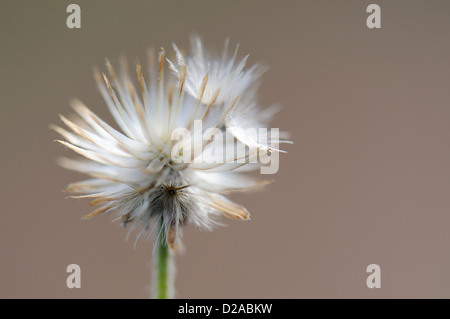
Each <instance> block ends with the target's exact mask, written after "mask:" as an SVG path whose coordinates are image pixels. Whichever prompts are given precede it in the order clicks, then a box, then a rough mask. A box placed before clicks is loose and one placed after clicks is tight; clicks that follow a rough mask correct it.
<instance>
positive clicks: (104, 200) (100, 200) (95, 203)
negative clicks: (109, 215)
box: [89, 197, 115, 206]
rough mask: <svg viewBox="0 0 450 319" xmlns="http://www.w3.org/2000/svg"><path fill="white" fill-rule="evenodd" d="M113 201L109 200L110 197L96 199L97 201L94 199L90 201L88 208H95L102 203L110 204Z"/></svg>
mask: <svg viewBox="0 0 450 319" xmlns="http://www.w3.org/2000/svg"><path fill="white" fill-rule="evenodd" d="M113 200H115V198H110V197H102V198H97V199H94V200H93V201H90V202H89V206H95V205H98V204H101V203H104V202H111V201H113Z"/></svg>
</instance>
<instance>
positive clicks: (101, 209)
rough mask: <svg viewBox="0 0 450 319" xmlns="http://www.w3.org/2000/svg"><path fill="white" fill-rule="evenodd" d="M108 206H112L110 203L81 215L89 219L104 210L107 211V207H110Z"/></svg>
mask: <svg viewBox="0 0 450 319" xmlns="http://www.w3.org/2000/svg"><path fill="white" fill-rule="evenodd" d="M110 208H112V206H111V205H110V206H104V207H100V208H98V209H96V210H94V211H93V212H92V213H90V214H87V215H84V216H83V219H89V218H92V217H95V216H97V215H100V214H102V213H104V212H106V211H107V210H108V209H110Z"/></svg>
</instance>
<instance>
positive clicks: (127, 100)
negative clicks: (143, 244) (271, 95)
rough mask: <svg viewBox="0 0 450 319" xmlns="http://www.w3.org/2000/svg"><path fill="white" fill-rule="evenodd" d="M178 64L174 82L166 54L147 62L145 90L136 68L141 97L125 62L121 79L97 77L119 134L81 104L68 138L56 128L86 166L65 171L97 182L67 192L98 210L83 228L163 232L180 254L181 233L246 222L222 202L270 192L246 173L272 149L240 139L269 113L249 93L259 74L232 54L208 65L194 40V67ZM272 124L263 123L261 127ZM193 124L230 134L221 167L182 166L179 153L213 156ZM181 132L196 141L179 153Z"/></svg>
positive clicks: (67, 162) (74, 163)
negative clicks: (116, 222) (98, 225)
mask: <svg viewBox="0 0 450 319" xmlns="http://www.w3.org/2000/svg"><path fill="white" fill-rule="evenodd" d="M175 48H176V47H175ZM176 54H177V58H178V64H177V65H175V64H174V63H172V62H169V63H170V65H171V68H172V70H173V71H174V72H175V75H176V76H173V74H172V75H171V74H169V76H167V75H166V74H165V72H164V63H165V51H164V50H163V49H162V51H161V52H160V54H159V59H156V58H155V57H153V55H151V57H153V58H151V59H150V60H151V61H153V62H154V63H152V62H150V68H149V76H148V79H147V81H146V80H144V75H143V70H142V68H141V64H140V63H139V61H137V63H136V71H137V79H138V84H139V88H138V89H136V87H135V85H134V84H133V81H132V80H131V78H130V75H129V72H128V71H127V64H126V62H124V61H123V60H122V61H121V72H119V73H118V74H116V72H115V71H114V69H113V67H112V65H111V64H110V63H109V61H107V67H108V69H109V78H108V77H107V76H106V75H105V74H100V72H99V71H96V72H95V78H96V81H97V84H98V87H99V89H100V92H101V94H102V95H103V98H104V100H105V101H106V104H107V106H108V108H109V111H110V112H111V114H112V116H113V118H114V120H115V122H116V124H117V126H118V129H115V128H113V127H112V126H110V125H108V124H107V123H106V122H104V121H103V120H102V119H100V118H99V117H98V116H97V115H96V114H95V113H94V112H92V111H91V110H89V109H88V108H87V107H86V106H85V105H84V104H83V103H81V102H80V101H75V102H74V103H73V105H72V106H73V108H74V110H75V112H76V113H77V118H76V120H69V119H67V118H66V117H64V116H61V119H62V121H63V122H64V123H65V124H66V125H67V127H68V128H69V129H70V131H68V130H66V129H63V128H61V127H57V126H52V128H53V129H54V130H55V131H56V132H58V133H59V134H60V135H62V136H63V137H64V138H65V140H66V141H59V142H61V143H62V144H63V145H65V146H67V147H68V148H70V149H72V150H73V151H75V152H77V153H79V154H80V155H82V156H84V157H85V159H69V158H63V159H61V161H60V164H61V165H62V166H63V167H65V168H68V169H71V170H75V171H79V172H81V173H85V174H88V175H90V176H91V178H90V179H87V180H83V181H81V182H76V183H73V184H70V185H69V186H68V188H67V190H68V191H70V192H73V193H76V194H78V195H75V196H72V197H76V198H92V199H93V200H92V201H91V202H90V204H91V205H99V208H98V209H96V210H94V211H93V212H92V213H90V214H87V215H86V216H85V218H91V217H94V216H96V215H99V214H102V213H108V212H112V211H115V212H117V213H118V215H119V218H118V219H120V220H121V222H122V224H123V225H124V226H125V225H127V224H130V225H131V226H132V228H134V227H137V226H138V227H140V230H141V231H140V232H139V235H138V238H139V236H141V235H142V234H144V233H146V232H147V233H148V236H150V234H151V233H152V229H157V232H158V233H157V234H156V235H157V236H158V237H159V238H162V239H163V240H165V241H167V244H168V245H169V246H170V247H171V248H175V247H176V246H178V245H179V244H180V237H181V230H182V227H183V226H184V225H186V224H187V223H193V224H195V225H197V226H199V227H202V228H206V229H211V228H212V227H213V226H214V225H215V224H216V223H217V219H216V218H215V216H217V215H221V214H222V215H225V216H227V217H230V218H234V219H241V220H245V219H248V218H249V213H248V211H247V210H246V209H245V208H244V207H243V206H241V205H239V204H236V203H234V202H232V201H231V200H229V199H228V198H227V197H225V196H224V194H227V193H230V192H234V191H245V190H248V189H250V188H253V187H257V186H259V185H262V184H264V183H265V182H261V181H258V180H256V179H254V178H253V177H250V176H249V175H247V174H246V173H245V171H246V170H247V169H255V168H257V167H258V165H259V164H256V165H255V159H257V158H259V157H264V156H269V155H270V154H267V151H268V150H270V149H272V148H269V146H267V147H262V145H260V144H259V140H258V139H255V138H254V137H253V136H247V135H246V133H245V132H244V133H241V131H243V129H244V125H249V124H251V125H254V124H256V126H258V127H259V126H261V125H262V124H261V123H259V120H260V119H261V118H262V117H261V116H259V117H258V116H256V115H264V112H260V111H259V108H257V103H256V101H255V100H254V99H255V98H256V95H255V92H254V91H252V90H253V89H251V87H252V86H253V88H254V86H255V85H256V82H257V81H258V80H259V76H260V72H259V71H257V69H256V68H250V69H249V70H247V71H245V70H244V65H245V59H244V60H241V61H240V62H238V63H236V62H235V61H236V56H233V57H232V58H231V59H229V58H228V57H227V55H226V53H224V55H223V58H222V59H221V60H220V61H219V60H217V61H215V60H214V61H213V60H211V61H212V62H207V61H210V60H207V58H206V57H205V56H206V55H205V53H204V51H203V49H202V45H201V42H200V40H199V39H198V38H196V39H195V50H194V56H193V57H192V58H187V59H185V58H184V57H183V56H182V55H181V53H180V51H179V50H178V49H177V48H176ZM208 59H210V58H209V57H208ZM186 61H187V62H186ZM186 93H187V94H186ZM249 110H250V111H249ZM249 114H251V116H250V117H249ZM270 115H271V114H270V112H269V113H266V114H265V117H266V118H265V119H264V121H265V122H266V120H268V119H269V118H270ZM244 119H245V120H244ZM197 120H201V121H202V123H203V128H204V129H206V128H217V129H219V130H222V131H223V130H225V129H226V128H232V130H233V134H235V135H236V137H237V138H238V140H237V141H234V140H233V141H226V143H225V144H224V145H223V149H222V153H223V154H225V156H224V157H223V159H224V160H223V161H216V162H213V163H211V162H210V161H209V162H202V161H200V162H199V161H195V159H196V158H195V156H194V157H190V158H189V159H191V161H189V160H186V157H183V155H184V154H183V152H184V153H186V152H189V154H191V153H193V154H194V155H195V154H200V155H206V153H208V154H211V153H210V152H207V151H208V150H209V148H210V147H211V143H210V141H209V142H205V140H204V139H203V136H202V133H204V131H205V130H204V129H201V132H196V130H197V129H198V128H197V127H196V125H195V123H196V121H197ZM264 124H265V123H264ZM177 128H184V129H185V130H187V131H188V132H190V133H192V134H191V135H190V137H189V139H188V140H187V141H184V143H182V144H181V148H180V144H179V143H178V142H179V140H175V139H173V136H172V133H173V132H174V131H175V130H176V129H177ZM196 133H201V134H196ZM280 142H285V141H284V140H283V139H278V138H270V137H269V138H266V139H265V143H267V145H269V144H270V145H277V144H278V143H280ZM255 143H256V144H255ZM196 145H197V146H196ZM198 145H200V147H198ZM175 147H178V149H177V151H176V152H174V149H175ZM236 150H241V151H242V152H243V153H242V152H236ZM192 151H194V152H192ZM195 151H197V152H195ZM237 153H238V154H244V156H242V155H240V156H238V155H236V154H237ZM213 156H214V155H213ZM220 156H222V155H220ZM192 160H193V161H192ZM158 225H162V226H161V227H159V228H158Z"/></svg>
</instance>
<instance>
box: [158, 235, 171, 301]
mask: <svg viewBox="0 0 450 319" xmlns="http://www.w3.org/2000/svg"><path fill="white" fill-rule="evenodd" d="M156 267H157V274H156V276H157V278H156V280H157V282H156V298H158V299H168V298H169V294H170V269H169V268H170V251H169V247H168V245H167V243H166V241H165V240H158V260H157V265H156Z"/></svg>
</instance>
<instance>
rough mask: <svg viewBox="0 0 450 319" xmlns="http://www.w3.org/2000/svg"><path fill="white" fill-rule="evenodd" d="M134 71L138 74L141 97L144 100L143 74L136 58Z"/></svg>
mask: <svg viewBox="0 0 450 319" xmlns="http://www.w3.org/2000/svg"><path fill="white" fill-rule="evenodd" d="M136 72H137V75H138V80H139V86H140V87H141V93H142V98H143V100H145V87H144V75H143V74H142V67H141V63H140V62H139V59H137V58H136Z"/></svg>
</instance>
